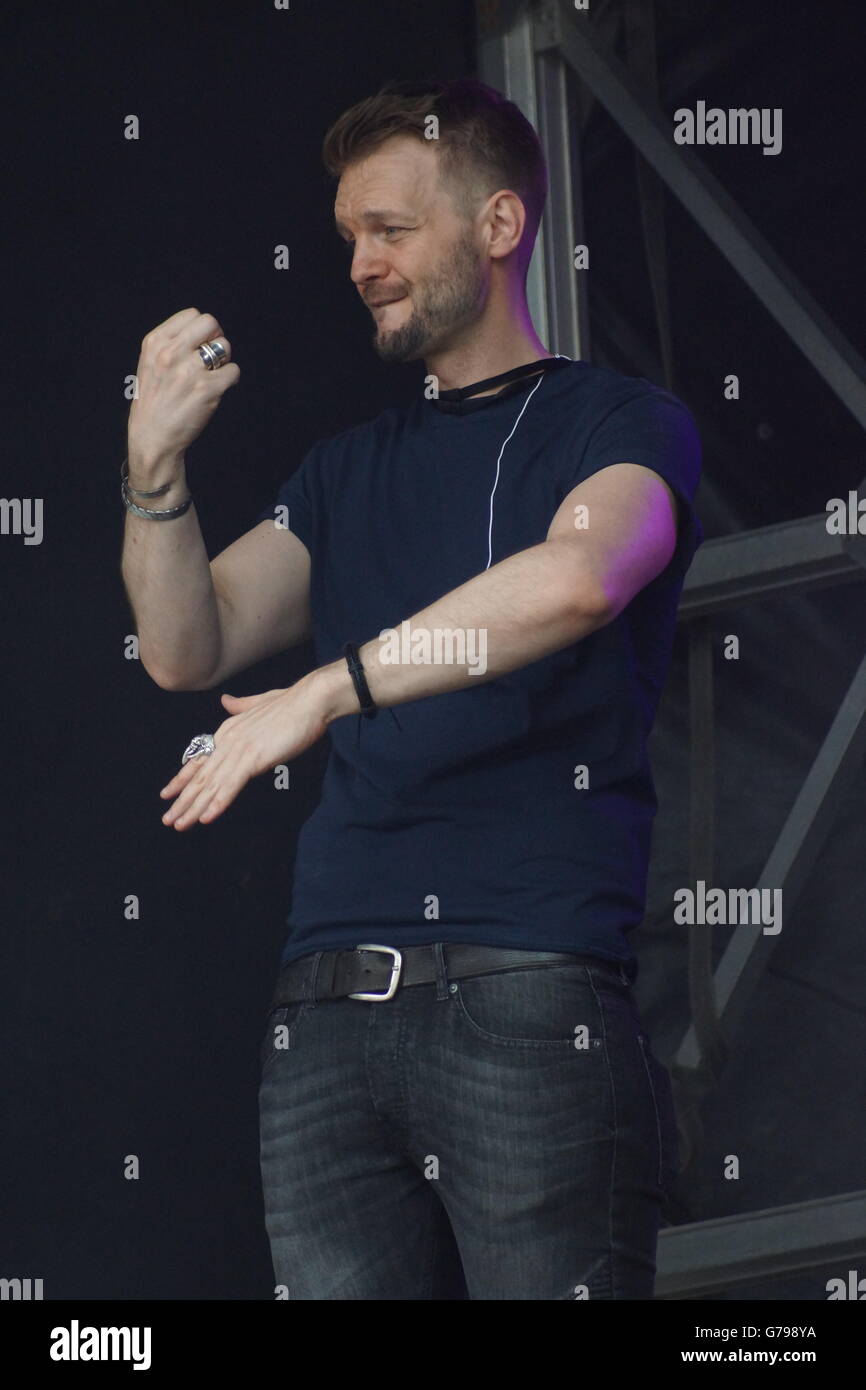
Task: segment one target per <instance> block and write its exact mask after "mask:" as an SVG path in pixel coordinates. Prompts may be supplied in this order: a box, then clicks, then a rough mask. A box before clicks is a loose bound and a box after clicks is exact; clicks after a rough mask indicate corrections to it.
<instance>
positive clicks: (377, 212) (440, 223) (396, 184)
mask: <svg viewBox="0 0 866 1390" xmlns="http://www.w3.org/2000/svg"><path fill="white" fill-rule="evenodd" d="M334 216H335V219H336V224H337V231H338V233H339V235H340V236H341V237H342V238H343V240H344V241H346V242H347V244H349V245H353V250H352V268H351V277H352V280H353V281H354V283H355V285H356V286H357V287H358V291H359V293H360V294H361V296H362V297H363V299H364V302H365V304H366V305H367V306H368V308H369V309H370V312H371V314H372V315H373V320H374V323H375V325H376V329H375V334H374V338H373V347H374V348H375V350H376V352H377V353H378V355H379V357H380V358H381V359H382V361H383V362H414V361H417V360H418V358H424V357H431V356H434V355H435V354H437V353H439V352H442V351H444V350H445V349H447V348H449V347H453V346H454V344H455V343H456V342H457V341H458V340H459V338H460V335H461V333H462V332H463V331H464V330H465V329H466V328H467V326H469V325H471V324H472V323H474V322H475V320H476V319H477V318H478V317H479V316H480V314H481V312H482V310H483V308H484V303H485V300H486V295H487V287H488V276H487V273H486V267H485V262H484V260H483V257H482V254H481V243H480V240H479V235H478V233H477V231H476V230H475V229H474V228H473V227H472V226H470V225H468V224H467V223H466V222H465V221H464V220H462V219H461V217H460V216H459V214H458V212H457V210H456V209H455V207H454V204H453V202H452V199H451V197H450V195H449V193H448V190H447V188H446V187H443V186H442V185H441V184H440V181H439V168H438V154H437V151H436V149H435V141H430V143H429V144H422V143H421V142H420V141H419V140H416V139H414V138H413V137H412V136H404V135H398V136H393V137H392V138H391V139H390V140H387V141H385V143H384V144H383V145H381V146H380V147H379V149H378V150H376V151H375V152H374V153H373V154H370V155H368V156H367V157H366V158H365V159H363V160H359V161H358V162H357V163H355V164H351V165H349V166H348V168H346V169H345V170H344V172H343V175H342V178H341V179H340V183H339V186H338V188H337V197H336V201H335V203H334ZM384 301H391V302H389V303H384Z"/></svg>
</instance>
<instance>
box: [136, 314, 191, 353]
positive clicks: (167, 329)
mask: <svg viewBox="0 0 866 1390" xmlns="http://www.w3.org/2000/svg"><path fill="white" fill-rule="evenodd" d="M199 317H201V315H200V312H199V310H198V309H179V310H178V312H177V313H176V314H171V315H170V316H169V317H168V318H167V319H164V320H163V322H162V323H158V324H157V325H156V328H152V329H151V331H150V333H148V334H147V336H146V338H145V339H144V342H146V341H147V338H151V337H154V336H155V335H157V334H158V335H159V337H160V338H162V339H164V340H167V339H169V338H176V337H177V335H178V333H179V332H180V330H181V329H182V328H183V326H184V324H186V323H189V322H190V320H191V319H194V318H199ZM142 346H144V343H142Z"/></svg>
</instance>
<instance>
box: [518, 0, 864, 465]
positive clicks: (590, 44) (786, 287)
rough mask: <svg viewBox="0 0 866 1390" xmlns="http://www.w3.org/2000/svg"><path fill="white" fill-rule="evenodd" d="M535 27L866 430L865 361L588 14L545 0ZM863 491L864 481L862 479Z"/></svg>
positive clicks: (542, 43)
mask: <svg viewBox="0 0 866 1390" xmlns="http://www.w3.org/2000/svg"><path fill="white" fill-rule="evenodd" d="M540 13H541V16H542V20H541V21H540V22H539V23H538V24H537V27H536V41H537V43H538V46H539V49H540V50H541V51H548V50H549V49H550V48H555V49H556V50H558V51H559V52H561V53H562V54H563V55H564V56H565V58H566V59H567V61H568V62H569V63H570V64H571V66H572V67H573V69H574V71H575V72H576V73H577V74H578V76H579V77H580V78H581V79H582V81H584V82H585V83H586V85H587V86H588V87H589V89H590V90H591V91H592V92H593V93H594V95H595V96H596V97H597V98H598V100H599V101H600V102H601V103H602V104H603V105H604V106H605V107H606V109H607V110H608V111H609V112H610V114H611V116H612V117H613V119H614V120H615V121H616V122H617V124H618V125H619V126H620V128H621V129H622V130H623V132H624V133H625V134H626V135H627V136H628V138H629V140H631V142H632V144H634V145H635V146H636V147H637V149H638V150H640V152H641V154H642V155H643V156H644V158H645V159H646V160H648V161H649V163H650V164H651V165H652V166H653V168H654V169H655V170H656V172H657V173H658V174H659V175H660V176H661V177H662V178H663V179H664V181H665V183H666V184H667V185H668V188H669V189H670V190H671V192H672V193H673V194H674V195H675V196H676V197H677V198H678V199H679V200H680V202H681V203H682V204H683V206H684V207H685V208H686V209H687V211H688V212H690V213H691V215H692V217H694V219H695V221H696V222H697V223H698V225H699V226H701V227H702V228H703V230H704V231H705V232H706V234H707V236H708V237H710V239H711V240H712V241H713V242H714V243H715V245H716V246H717V247H718V248H719V250H720V251H721V253H722V255H723V256H724V257H725V258H726V259H727V260H728V261H729V262H730V264H731V265H732V266H733V267H734V269H735V270H736V271H737V273H738V274H739V275H740V276H741V277H742V279H743V280H744V281H745V283H746V284H747V285H748V286H749V287H750V289H752V290H753V291H754V293H755V294H756V295H757V297H758V298H759V299H760V301H761V303H762V304H763V305H764V306H765V308H766V309H767V310H768V311H769V313H771V314H772V316H773V317H774V318H775V320H776V322H777V323H778V324H780V326H781V327H782V328H783V329H784V330H785V332H786V333H787V334H788V336H789V337H790V338H791V340H792V341H793V342H794V343H795V344H796V346H797V347H799V348H800V350H801V351H802V352H803V354H804V355H805V356H806V358H807V359H808V361H809V362H811V364H812V366H813V367H814V368H815V370H816V371H817V372H818V374H819V376H821V377H822V378H823V379H824V381H826V382H827V384H828V386H829V387H830V388H831V389H832V390H833V391H834V392H835V393H836V395H837V396H838V397H839V399H840V400H841V401H842V403H843V404H844V405H845V406H846V407H847V408H848V410H849V411H850V412H851V414H852V415H853V416H854V418H855V419H856V420H857V421H858V423H859V424H860V425H862V426H863V427H864V428H866V360H864V359H863V358H862V357H861V356H860V354H859V353H858V352H857V351H856V350H855V349H854V347H853V346H852V345H851V343H849V342H848V340H847V339H846V338H845V336H844V335H843V334H842V333H841V332H840V330H839V329H838V328H837V326H836V324H835V323H834V322H833V320H832V319H831V318H830V316H829V315H828V314H826V313H825V312H824V310H823V309H822V308H821V307H820V305H819V304H818V303H817V301H816V300H814V299H813V298H812V296H811V295H810V294H809V292H808V291H807V290H806V288H805V286H804V285H802V284H801V283H800V281H799V280H797V279H796V277H795V276H794V275H793V274H792V272H791V271H790V270H789V269H788V267H787V266H786V265H785V264H784V263H783V262H782V260H781V258H780V257H779V256H778V255H777V254H776V252H775V251H774V250H773V248H772V246H771V245H770V243H769V242H768V241H766V240H765V239H764V237H762V236H761V234H760V232H759V231H758V230H757V228H756V227H755V226H754V225H753V224H752V223H751V222H750V221H749V220H748V218H747V217H746V216H745V214H744V213H743V211H742V209H741V208H740V207H739V206H738V205H737V204H736V203H735V202H734V199H733V198H732V197H731V196H730V194H729V193H728V192H727V191H726V190H725V188H724V187H723V186H722V184H721V183H720V182H719V180H718V179H716V178H715V176H714V175H713V174H711V173H710V172H709V170H708V169H707V168H706V166H705V165H704V164H702V163H701V161H700V160H699V159H698V158H697V157H696V156H695V155H694V154H693V152H692V151H691V149H689V148H688V147H687V146H685V145H675V144H674V141H673V130H672V124H671V120H670V118H669V117H668V116H666V115H665V114H664V112H662V111H661V109H660V108H659V107H658V106H656V105H654V104H652V103H650V102H648V101H647V100H646V99H645V98H643V97H642V96H640V95H639V94H638V93H637V91H636V90H635V89H634V86H633V84H632V82H631V79H630V77H629V75H628V73H627V71H626V69H625V68H624V67H623V65H622V64H621V63H620V62H619V60H618V59H617V58H616V56H615V55H614V54H612V53H609V52H607V51H606V50H605V48H604V47H603V46H602V44H601V43H600V42H599V40H598V37H597V35H596V33H595V31H594V29H593V24H592V19H591V11H576V10H575V9H574V8H573V6H569V5H567V4H556V3H554V0H546V3H545V4H544V5H543V6H542V7H541V12H540ZM864 484H866V479H864Z"/></svg>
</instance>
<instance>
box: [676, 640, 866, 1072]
mask: <svg viewBox="0 0 866 1390" xmlns="http://www.w3.org/2000/svg"><path fill="white" fill-rule="evenodd" d="M864 757H866V656H864V657H863V660H862V661H861V662H860V665H859V666H858V668H857V671H856V672H855V674H854V679H853V680H852V681H851V684H850V686H849V688H848V691H847V692H846V695H845V698H844V700H843V701H842V704H841V705H840V707H839V709H838V711H837V714H836V717H835V719H834V720H833V723H832V724H831V725H830V729H829V731H828V733H827V735H826V737H825V739H824V742H823V744H822V745H821V748H820V750H819V752H818V756H817V757H816V758H815V761H814V763H813V764H812V766H811V768H810V769H809V772H808V774H807V776H806V779H805V781H804V782H803V785H802V787H801V788H800V791H799V794H798V796H797V799H796V801H795V802H794V805H793V806H792V807H791V810H790V812H789V814H788V818H787V820H786V821H785V824H784V825H783V827H782V829H781V831H780V833H779V836H778V839H777V840H776V843H775V844H774V846H773V848H772V850H771V851H770V856H769V858H768V859H767V862H766V864H765V865H764V868H763V870H762V872H761V874H760V876H759V878H758V882H757V884H756V885H755V886H756V887H757V888H758V889H763V888H766V889H769V890H770V891H772V890H773V889H776V888H779V889H781V890H782V905H783V919H782V920H783V930H784V922H785V921H786V920H789V919H790V917H791V914H792V912H793V911H794V909H795V907H796V904H797V901H798V899H799V896H800V893H801V892H802V889H803V885H804V884H805V882H806V879H807V878H808V876H809V874H810V872H811V870H812V867H813V865H814V863H815V860H816V859H817V858H818V855H819V854H820V852H821V850H822V848H823V846H824V842H825V840H826V838H827V835H828V834H829V832H830V830H831V828H832V826H833V822H834V820H835V819H836V815H837V813H838V810H839V806H840V805H841V803H842V801H843V800H844V798H845V797H846V796H847V794H848V792H849V791H850V789H851V787H852V786H853V784H854V781H855V779H856V777H857V776H858V775H859V773H860V769H861V767H862V765H863V759H864ZM778 940H779V934H778V933H777V934H774V935H771V934H768V933H766V932H765V931H764V929H763V928H762V927H761V925H759V924H756V925H754V926H752V925H747V924H745V923H741V924H740V925H738V926H736V927H735V928H734V931H733V935H732V937H731V939H730V941H729V942H728V945H727V947H726V949H725V953H724V955H723V956H722V958H721V960H720V961H719V964H718V966H717V968H716V974H715V997H716V1004H717V1007H718V1011H719V1017H720V1019H721V1022H722V1027H723V1031H724V1034H725V1037H726V1039H727V1040H728V1042H730V1039H731V1035H732V1033H733V1032H734V1031H735V1030H736V1028H737V1027H738V1025H739V1023H740V1020H741V1018H742V1015H743V1012H744V1010H745V1007H746V1005H747V1003H748V1001H749V997H750V995H751V993H752V991H753V989H754V987H755V984H756V982H757V980H758V978H759V976H760V973H761V972H762V971H763V969H764V968H765V966H766V964H767V961H768V959H769V957H770V955H771V954H772V951H773V948H774V947H775V945H776V942H777V941H778ZM699 1061H700V1053H699V1048H698V1042H697V1036H696V1033H695V1028H694V1024H692V1025H690V1027H689V1028H688V1031H687V1032H686V1035H685V1037H684V1039H683V1041H682V1043H681V1045H680V1048H679V1050H678V1052H677V1054H676V1058H675V1063H676V1065H677V1066H679V1067H696V1066H697V1065H698V1063H699Z"/></svg>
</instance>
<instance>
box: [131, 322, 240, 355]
mask: <svg viewBox="0 0 866 1390" xmlns="http://www.w3.org/2000/svg"><path fill="white" fill-rule="evenodd" d="M212 338H218V339H219V341H220V342H221V343H222V345H223V347H224V348H225V350H226V355H225V358H224V362H225V363H228V362H230V361H231V355H232V349H231V343H230V342H229V340H228V338H227V337H226V336H225V334H224V333H223V330H222V325H221V324H220V321H219V319H217V318H215V317H214V315H213V314H202V313H200V312H199V310H198V309H181V310H180V312H179V313H177V314H172V316H171V318H168V319H166V320H165V322H164V323H160V324H158V325H157V327H156V328H153V329H151V331H150V332H149V333H148V334H147V335H146V336H145V337H144V338H143V339H142V342H141V346H142V350H143V351H146V352H147V353H148V354H151V353H154V354H155V353H157V352H159V351H160V350H162V351H163V352H165V351H166V350H167V349H170V355H171V359H172V360H174V359H176V358H177V357H182V356H183V354H184V353H185V352H192V351H193V350H194V349H195V348H197V347H199V346H200V345H201V344H202V343H207V342H210V340H211V339H212Z"/></svg>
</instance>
